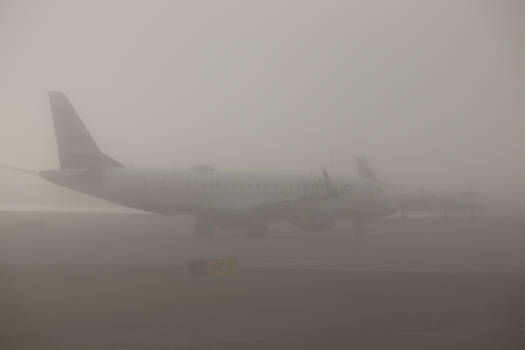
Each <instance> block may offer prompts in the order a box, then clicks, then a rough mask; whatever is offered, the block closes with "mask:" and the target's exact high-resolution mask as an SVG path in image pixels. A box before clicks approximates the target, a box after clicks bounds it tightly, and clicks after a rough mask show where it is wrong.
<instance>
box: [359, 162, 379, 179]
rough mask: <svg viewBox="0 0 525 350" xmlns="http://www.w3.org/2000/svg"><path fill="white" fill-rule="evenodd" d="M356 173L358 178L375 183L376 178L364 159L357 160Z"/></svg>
mask: <svg viewBox="0 0 525 350" xmlns="http://www.w3.org/2000/svg"><path fill="white" fill-rule="evenodd" d="M357 172H358V174H359V176H360V177H362V178H365V179H368V180H372V181H376V182H377V177H376V175H375V174H374V171H373V170H372V167H371V166H370V164H368V161H367V160H366V158H365V157H358V158H357Z"/></svg>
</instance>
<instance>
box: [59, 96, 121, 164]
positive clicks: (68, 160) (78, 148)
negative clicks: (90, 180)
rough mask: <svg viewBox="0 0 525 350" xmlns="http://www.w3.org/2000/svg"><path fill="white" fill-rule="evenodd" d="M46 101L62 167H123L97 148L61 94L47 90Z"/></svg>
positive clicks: (68, 102)
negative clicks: (47, 98)
mask: <svg viewBox="0 0 525 350" xmlns="http://www.w3.org/2000/svg"><path fill="white" fill-rule="evenodd" d="M49 102H50V104H51V113H52V115H53V123H54V126H55V135H56V141H57V150H58V157H59V160H60V166H61V167H62V169H93V168H95V169H105V168H115V167H122V164H120V163H119V162H117V161H116V160H114V159H112V158H110V157H108V156H107V155H105V154H104V153H102V152H101V151H100V149H99V148H98V146H97V144H96V143H95V140H94V139H93V137H91V135H90V134H89V132H88V130H87V128H86V126H85V125H84V123H83V122H82V120H80V118H79V116H78V114H77V112H76V111H75V109H74V108H73V105H72V104H71V102H70V101H69V99H68V98H67V96H66V95H65V94H64V93H62V92H56V91H50V92H49Z"/></svg>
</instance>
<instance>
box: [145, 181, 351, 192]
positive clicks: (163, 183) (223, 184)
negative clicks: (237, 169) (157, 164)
mask: <svg viewBox="0 0 525 350" xmlns="http://www.w3.org/2000/svg"><path fill="white" fill-rule="evenodd" d="M154 183H155V184H157V185H161V186H175V185H180V186H200V187H210V188H218V187H223V188H226V187H227V188H259V189H261V188H263V189H269V188H274V189H283V190H288V191H304V190H305V189H309V190H313V189H320V188H322V185H321V184H319V183H309V184H303V185H292V184H267V183H265V184H260V183H257V184H253V183H235V182H222V181H203V180H189V179H185V180H184V179H179V180H174V179H155V180H154ZM349 186H350V185H347V184H345V185H342V186H336V187H339V188H340V190H343V189H345V188H349Z"/></svg>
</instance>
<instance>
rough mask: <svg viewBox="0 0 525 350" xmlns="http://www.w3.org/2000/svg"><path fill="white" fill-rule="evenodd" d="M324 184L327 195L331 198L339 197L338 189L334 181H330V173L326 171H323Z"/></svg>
mask: <svg viewBox="0 0 525 350" xmlns="http://www.w3.org/2000/svg"><path fill="white" fill-rule="evenodd" d="M323 184H324V187H325V189H326V193H327V194H328V195H329V196H334V197H335V196H337V194H338V193H337V189H336V188H335V186H334V183H333V182H332V179H330V176H328V173H327V172H326V169H323Z"/></svg>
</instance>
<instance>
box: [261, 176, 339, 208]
mask: <svg viewBox="0 0 525 350" xmlns="http://www.w3.org/2000/svg"><path fill="white" fill-rule="evenodd" d="M322 187H323V188H322V189H323V192H319V193H312V194H310V195H304V196H300V197H296V198H290V199H285V200H281V201H277V202H269V203H263V204H259V205H255V206H253V207H252V208H251V210H253V211H255V212H259V213H268V214H269V213H272V212H282V211H286V210H294V209H297V208H298V207H300V206H301V205H304V204H308V203H312V202H319V201H322V200H326V199H331V198H336V197H338V196H339V193H338V191H337V189H336V188H335V186H334V185H333V182H332V180H331V179H330V177H329V176H328V173H327V172H326V170H325V169H323V186H322Z"/></svg>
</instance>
